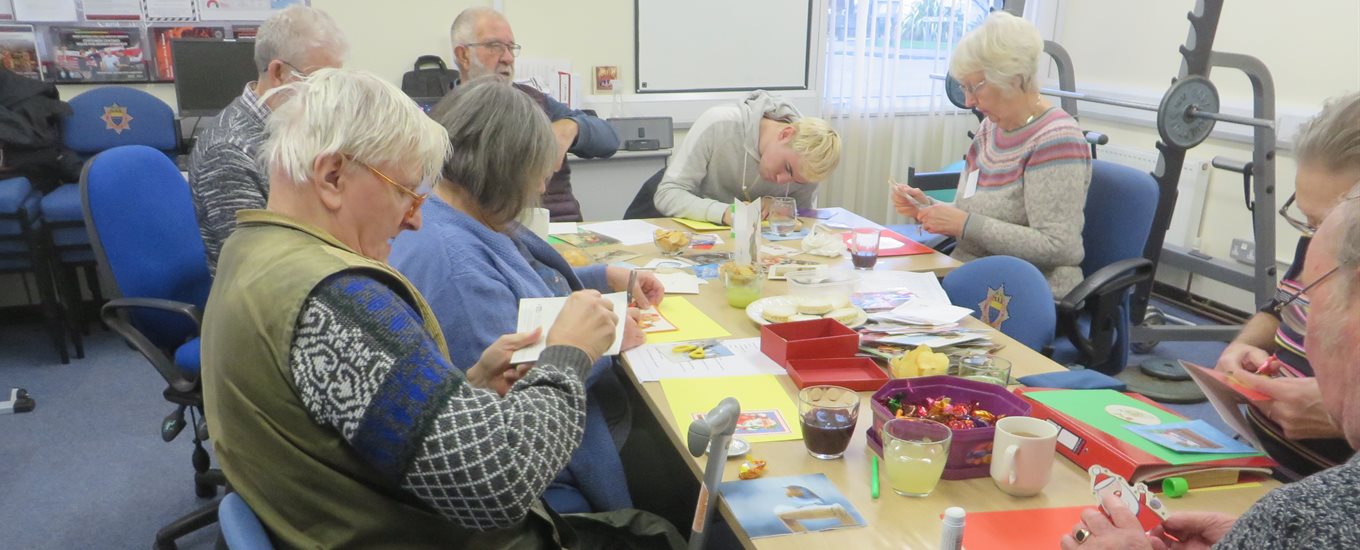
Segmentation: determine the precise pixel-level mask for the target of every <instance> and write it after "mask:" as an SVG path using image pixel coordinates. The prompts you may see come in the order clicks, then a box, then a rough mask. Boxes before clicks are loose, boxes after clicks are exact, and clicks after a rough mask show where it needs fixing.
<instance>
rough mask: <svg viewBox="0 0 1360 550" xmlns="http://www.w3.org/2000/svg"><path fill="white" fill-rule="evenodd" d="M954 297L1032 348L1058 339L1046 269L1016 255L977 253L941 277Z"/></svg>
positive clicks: (975, 313)
mask: <svg viewBox="0 0 1360 550" xmlns="http://www.w3.org/2000/svg"><path fill="white" fill-rule="evenodd" d="M941 285H942V286H943V287H944V291H945V293H946V294H948V295H949V301H950V302H952V303H953V304H954V305H956V306H959V307H966V308H969V309H971V310H973V316H975V317H977V318H978V319H981V320H982V322H984V323H986V324H987V325H989V326H991V327H992V328H994V329H996V330H999V331H1001V333H1002V334H1005V335H1006V336H1010V337H1011V338H1014V339H1015V340H1016V341H1018V342H1020V343H1021V344H1024V345H1025V346H1027V347H1029V348H1030V349H1033V350H1036V351H1044V350H1046V349H1047V348H1049V347H1050V345H1051V344H1052V343H1053V333H1054V327H1055V326H1056V325H1057V311H1056V310H1055V309H1054V307H1053V291H1052V290H1050V289H1049V287H1048V280H1047V279H1045V278H1044V274H1043V273H1040V272H1039V270H1038V269H1037V268H1035V267H1034V266H1033V265H1032V264H1030V263H1029V262H1027V261H1024V260H1021V259H1020V258H1016V257H1014V256H988V257H986V258H978V259H976V260H973V261H971V262H968V263H966V264H963V266H962V267H959V268H958V269H955V270H954V271H951V272H950V273H949V275H946V276H945V278H944V281H942V282H941Z"/></svg>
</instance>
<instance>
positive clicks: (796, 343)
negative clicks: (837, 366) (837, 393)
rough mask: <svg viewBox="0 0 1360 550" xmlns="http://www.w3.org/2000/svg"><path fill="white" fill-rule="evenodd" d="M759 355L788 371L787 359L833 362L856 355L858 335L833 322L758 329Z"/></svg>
mask: <svg viewBox="0 0 1360 550" xmlns="http://www.w3.org/2000/svg"><path fill="white" fill-rule="evenodd" d="M760 352H761V353H764V354H765V355H766V356H767V357H769V358H770V359H773V360H774V362H775V363H779V365H780V366H782V367H785V368H788V366H789V360H790V359H836V358H848V357H854V356H855V354H856V353H858V352H859V333H858V332H855V331H853V330H850V329H848V328H845V325H842V324H841V323H840V322H839V321H836V320H835V319H813V320H811V321H795V322H792V323H778V324H773V325H765V326H762V327H760Z"/></svg>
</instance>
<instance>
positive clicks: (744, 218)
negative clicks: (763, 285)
mask: <svg viewBox="0 0 1360 550" xmlns="http://www.w3.org/2000/svg"><path fill="white" fill-rule="evenodd" d="M732 208H733V210H734V212H733V215H732V232H733V234H732V249H733V250H734V251H735V254H734V255H733V256H732V259H733V260H735V261H736V263H737V264H738V265H755V264H756V262H757V261H759V260H760V248H759V247H760V201H754V202H752V203H750V204H742V203H741V201H736V200H734V201H732Z"/></svg>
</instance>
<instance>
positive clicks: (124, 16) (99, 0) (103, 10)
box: [84, 0, 142, 21]
mask: <svg viewBox="0 0 1360 550" xmlns="http://www.w3.org/2000/svg"><path fill="white" fill-rule="evenodd" d="M84 5H85V19H87V20H90V21H135V20H138V19H141V18H142V2H141V0H85V4H84Z"/></svg>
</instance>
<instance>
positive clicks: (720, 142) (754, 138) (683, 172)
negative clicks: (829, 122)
mask: <svg viewBox="0 0 1360 550" xmlns="http://www.w3.org/2000/svg"><path fill="white" fill-rule="evenodd" d="M802 117H803V115H802V114H800V113H799V112H798V109H796V108H794V106H793V105H792V104H790V103H789V102H787V101H785V100H784V99H782V98H780V97H777V96H774V95H771V94H770V93H769V92H766V91H764V90H756V91H754V92H751V94H750V95H748V96H746V99H744V100H742V101H741V102H740V103H736V104H732V105H721V106H718V107H714V108H712V109H709V110H707V111H704V114H702V115H700V116H699V119H698V120H696V121H694V126H692V127H690V130H689V134H688V135H686V136H685V140H684V142H683V143H681V144H680V147H679V148H678V149H676V151H675V153H674V154H672V155H671V159H670V166H669V167H667V168H666V174H665V176H663V177H662V178H661V183H660V185H658V186H657V188H656V197H655V199H653V202H655V203H656V209H657V210H659V211H661V213H662V214H664V215H666V216H677V217H683V218H689V219H693V220H703V221H709V222H713V223H722V218H723V213H724V212H725V211H726V210H727V208H728V207H729V206H730V205H731V204H732V199H741V200H743V201H747V202H749V201H753V200H756V199H759V198H760V197H763V196H767V195H768V196H775V197H779V196H784V195H785V194H787V195H788V196H790V197H794V198H796V199H797V200H798V208H816V207H817V204H816V202H817V184H798V183H794V184H790V185H779V184H776V183H774V182H770V181H765V180H764V179H762V178H761V177H760V170H759V167H760V150H759V148H758V147H759V145H760V120H761V119H762V118H768V119H772V120H778V121H781V122H793V121H795V120H798V119H800V118H802ZM743 182H745V186H743V185H742V183H743ZM743 187H744V190H743Z"/></svg>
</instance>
